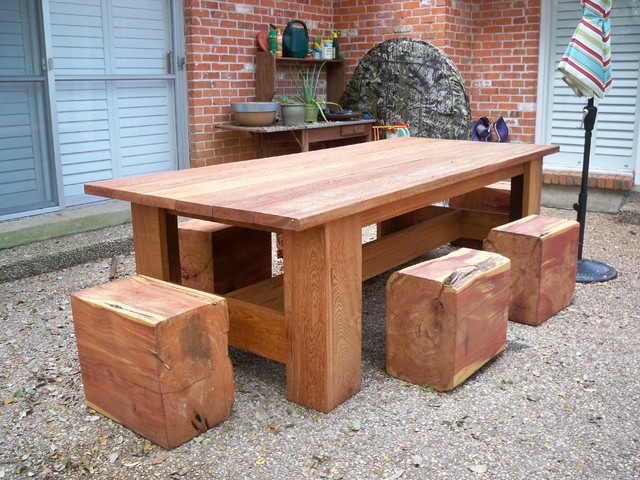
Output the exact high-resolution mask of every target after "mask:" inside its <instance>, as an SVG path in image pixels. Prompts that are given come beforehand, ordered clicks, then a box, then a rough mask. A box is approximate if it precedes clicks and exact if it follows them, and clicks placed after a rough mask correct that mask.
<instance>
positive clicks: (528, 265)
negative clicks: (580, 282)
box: [484, 215, 579, 325]
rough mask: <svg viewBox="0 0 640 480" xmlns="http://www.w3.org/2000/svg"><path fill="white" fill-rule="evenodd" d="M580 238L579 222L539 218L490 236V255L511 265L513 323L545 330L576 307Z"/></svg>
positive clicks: (486, 244) (513, 224) (498, 229)
mask: <svg viewBox="0 0 640 480" xmlns="http://www.w3.org/2000/svg"><path fill="white" fill-rule="evenodd" d="M578 235H579V224H578V223H577V222H574V221H572V220H563V219H559V218H553V217H544V216H539V215H530V216H527V217H525V218H523V219H520V220H517V221H515V222H511V223H509V224H506V225H503V226H500V227H496V228H494V229H493V230H492V231H491V232H490V233H489V235H488V237H487V239H486V240H485V242H484V248H485V250H487V251H491V252H497V253H500V254H501V255H504V256H506V257H508V258H509V259H511V269H512V270H511V272H512V273H511V274H512V282H511V302H510V306H509V319H510V320H512V321H514V322H519V323H525V324H527V325H540V324H541V323H543V322H545V321H546V320H548V319H549V318H550V317H551V316H553V315H555V314H556V313H558V312H559V311H560V310H562V309H563V308H565V307H566V306H568V305H569V304H570V303H571V302H572V300H573V296H574V293H575V282H576V269H577V258H578Z"/></svg>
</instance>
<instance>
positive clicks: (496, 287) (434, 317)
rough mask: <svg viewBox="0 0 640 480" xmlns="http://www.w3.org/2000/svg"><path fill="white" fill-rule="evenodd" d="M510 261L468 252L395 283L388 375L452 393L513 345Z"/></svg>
mask: <svg viewBox="0 0 640 480" xmlns="http://www.w3.org/2000/svg"><path fill="white" fill-rule="evenodd" d="M509 265H510V262H509V259H507V258H505V257H503V256H501V255H497V254H495V253H489V252H482V251H478V250H471V249H468V248H461V249H459V250H456V251H454V252H452V253H450V254H448V255H446V256H444V257H441V258H437V259H435V260H430V261H427V262H423V263H420V264H418V265H414V266H411V267H408V268H405V269H403V270H400V271H398V272H395V273H394V274H393V275H391V277H390V278H389V281H388V282H387V326H386V329H387V350H386V355H387V372H388V373H389V375H392V376H394V377H397V378H400V379H402V380H406V381H408V382H411V383H415V384H418V385H424V384H428V385H429V386H431V387H432V388H434V389H435V390H438V391H445V390H451V389H452V388H454V387H456V386H457V385H459V384H460V383H462V382H463V381H464V380H466V379H467V378H468V377H469V376H470V375H471V374H472V373H473V372H475V371H476V370H478V369H479V368H480V367H481V366H482V365H484V364H485V363H486V362H488V361H489V360H490V359H492V358H493V357H495V356H496V355H497V354H498V353H500V352H502V351H503V350H504V348H505V346H506V342H507V311H508V308H509V278H510V277H509Z"/></svg>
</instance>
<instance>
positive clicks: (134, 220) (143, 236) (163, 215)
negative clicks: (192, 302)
mask: <svg viewBox="0 0 640 480" xmlns="http://www.w3.org/2000/svg"><path fill="white" fill-rule="evenodd" d="M131 225H132V228H133V243H134V248H135V252H136V272H137V273H138V274H140V275H148V276H149V277H153V278H158V279H160V280H166V281H171V282H176V283H180V257H179V253H178V220H177V218H176V217H175V215H170V214H169V213H167V211H166V210H164V209H161V208H154V207H147V206H145V205H140V204H136V203H132V204H131Z"/></svg>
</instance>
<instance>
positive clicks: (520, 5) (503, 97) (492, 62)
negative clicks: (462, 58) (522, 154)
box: [469, 0, 540, 143]
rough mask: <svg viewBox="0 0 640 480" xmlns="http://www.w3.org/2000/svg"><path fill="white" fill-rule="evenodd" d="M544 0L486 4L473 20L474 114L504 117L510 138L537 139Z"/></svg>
mask: <svg viewBox="0 0 640 480" xmlns="http://www.w3.org/2000/svg"><path fill="white" fill-rule="evenodd" d="M539 37H540V0H529V1H509V2H507V1H503V2H499V1H498V2H496V1H494V2H483V3H480V4H479V11H478V12H477V15H476V19H475V22H474V33H473V42H474V44H476V45H477V47H476V48H474V49H473V50H472V56H471V64H472V68H471V70H470V72H469V80H470V88H469V94H470V97H471V107H472V111H473V112H474V117H478V116H487V117H489V119H490V120H492V121H493V120H495V119H496V118H497V117H498V116H500V115H503V116H504V117H505V120H506V121H507V124H508V125H509V135H510V139H511V141H517V142H524V143H532V142H533V141H534V137H535V117H536V112H535V110H536V101H537V83H538V81H537V79H538V44H539Z"/></svg>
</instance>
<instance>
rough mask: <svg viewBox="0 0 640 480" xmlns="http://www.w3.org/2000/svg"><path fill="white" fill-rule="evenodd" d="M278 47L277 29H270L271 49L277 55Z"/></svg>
mask: <svg viewBox="0 0 640 480" xmlns="http://www.w3.org/2000/svg"><path fill="white" fill-rule="evenodd" d="M277 49H278V47H277V40H276V29H275V28H271V29H269V51H270V52H271V53H272V54H273V55H275V54H276V50H277Z"/></svg>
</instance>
